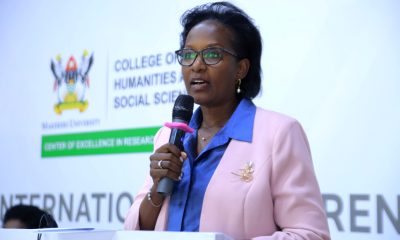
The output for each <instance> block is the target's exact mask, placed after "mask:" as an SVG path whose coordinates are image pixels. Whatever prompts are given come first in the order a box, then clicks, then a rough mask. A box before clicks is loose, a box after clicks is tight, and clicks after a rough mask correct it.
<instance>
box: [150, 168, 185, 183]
mask: <svg viewBox="0 0 400 240" xmlns="http://www.w3.org/2000/svg"><path fill="white" fill-rule="evenodd" d="M150 176H151V177H152V178H153V179H154V180H155V181H159V180H160V179H161V178H163V177H168V178H170V179H172V180H174V181H179V180H180V176H181V172H179V173H175V172H172V171H169V170H167V169H151V170H150Z"/></svg>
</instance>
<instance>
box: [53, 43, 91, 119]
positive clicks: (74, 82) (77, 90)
mask: <svg viewBox="0 0 400 240" xmlns="http://www.w3.org/2000/svg"><path fill="white" fill-rule="evenodd" d="M92 65H93V54H90V56H89V53H88V51H86V50H85V51H84V52H83V54H82V58H81V61H80V64H79V65H78V62H77V61H76V59H75V57H74V56H70V57H69V59H68V61H67V63H66V64H64V63H63V61H62V58H61V55H57V56H56V58H55V61H54V60H53V59H52V60H51V64H50V68H51V71H52V73H53V75H54V92H57V100H58V101H57V103H56V104H55V105H54V111H55V112H56V113H57V114H62V112H63V111H64V110H71V109H78V110H79V111H80V112H84V111H85V110H86V109H87V108H88V105H89V102H88V101H87V100H86V99H85V92H86V90H87V88H89V70H90V68H91V67H92Z"/></svg>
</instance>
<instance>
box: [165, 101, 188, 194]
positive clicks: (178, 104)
mask: <svg viewBox="0 0 400 240" xmlns="http://www.w3.org/2000/svg"><path fill="white" fill-rule="evenodd" d="M193 105H194V99H193V97H192V96H189V95H179V96H178V98H177V99H176V100H175V104H174V108H173V109H172V122H175V123H183V124H188V123H189V122H190V119H191V118H192V115H193ZM184 136H185V131H184V130H182V129H179V128H172V129H171V135H170V136H169V143H172V144H174V145H176V146H177V147H178V148H179V149H180V150H181V151H183V142H182V141H183V137H184ZM173 187H174V181H173V180H172V179H171V178H168V177H163V178H161V180H160V182H159V183H158V186H157V192H158V193H160V194H162V195H163V196H169V195H171V193H172V189H173Z"/></svg>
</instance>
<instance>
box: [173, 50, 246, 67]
mask: <svg viewBox="0 0 400 240" xmlns="http://www.w3.org/2000/svg"><path fill="white" fill-rule="evenodd" d="M224 52H226V53H228V54H230V55H232V56H234V57H236V58H237V57H238V56H237V55H236V54H234V53H232V52H230V51H229V50H226V49H225V48H220V47H210V48H205V49H203V50H201V51H195V50H193V49H181V50H177V51H175V54H176V56H177V58H178V62H179V64H180V65H182V66H185V67H190V66H192V65H193V63H194V61H196V58H197V56H199V54H200V55H201V56H202V58H203V62H204V63H205V64H206V65H215V64H217V63H219V62H220V61H221V60H222V58H223V56H224Z"/></svg>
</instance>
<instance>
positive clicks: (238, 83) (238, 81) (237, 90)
mask: <svg viewBox="0 0 400 240" xmlns="http://www.w3.org/2000/svg"><path fill="white" fill-rule="evenodd" d="M241 83H242V79H240V78H239V79H238V80H237V85H238V86H237V89H236V92H237V94H240V92H241V91H242V90H241V89H240V84H241Z"/></svg>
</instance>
